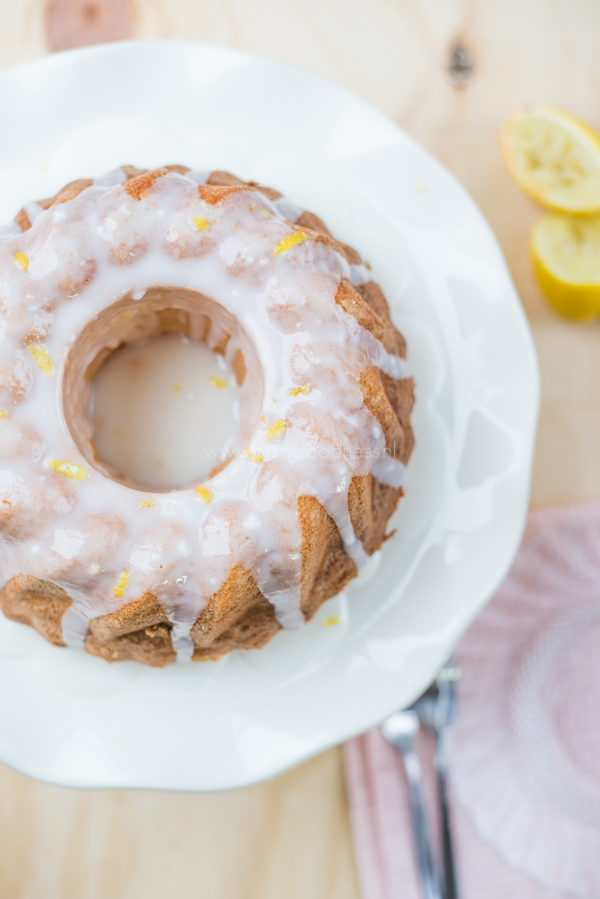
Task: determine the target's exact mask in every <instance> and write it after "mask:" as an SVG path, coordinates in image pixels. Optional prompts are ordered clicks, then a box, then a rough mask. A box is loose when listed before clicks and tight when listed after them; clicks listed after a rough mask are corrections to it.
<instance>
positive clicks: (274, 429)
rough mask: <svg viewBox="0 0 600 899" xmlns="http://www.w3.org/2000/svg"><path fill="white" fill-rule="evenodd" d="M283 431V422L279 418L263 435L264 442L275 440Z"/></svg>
mask: <svg viewBox="0 0 600 899" xmlns="http://www.w3.org/2000/svg"><path fill="white" fill-rule="evenodd" d="M284 431H285V421H284V420H283V418H279V419H278V420H277V421H275V422H273V424H272V425H271V427H270V428H269V430H268V431H267V433H266V434H265V440H277V439H278V438H279V437H281V436H282V434H283V432H284Z"/></svg>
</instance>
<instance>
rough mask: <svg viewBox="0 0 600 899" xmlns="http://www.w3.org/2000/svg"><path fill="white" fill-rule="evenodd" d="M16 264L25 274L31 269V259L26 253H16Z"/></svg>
mask: <svg viewBox="0 0 600 899" xmlns="http://www.w3.org/2000/svg"><path fill="white" fill-rule="evenodd" d="M15 262H16V263H17V265H18V266H19V267H20V268H22V269H23V271H24V272H26V271H27V269H28V268H29V259H28V258H27V256H26V255H25V253H15Z"/></svg>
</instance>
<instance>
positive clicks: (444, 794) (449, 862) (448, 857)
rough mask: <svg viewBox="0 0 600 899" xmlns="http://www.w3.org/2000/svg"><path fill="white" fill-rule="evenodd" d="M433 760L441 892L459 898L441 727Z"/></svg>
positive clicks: (446, 767) (443, 739) (444, 738)
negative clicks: (438, 832) (435, 771)
mask: <svg viewBox="0 0 600 899" xmlns="http://www.w3.org/2000/svg"><path fill="white" fill-rule="evenodd" d="M435 761H436V770H437V781H438V795H439V806H440V819H441V830H442V858H443V893H444V899H459V892H458V884H457V880H456V864H455V861H454V842H453V839H452V825H451V822H450V804H449V802H448V763H447V757H446V734H445V730H444V729H443V728H442V729H441V731H440V732H439V733H438V735H437V741H436V750H435Z"/></svg>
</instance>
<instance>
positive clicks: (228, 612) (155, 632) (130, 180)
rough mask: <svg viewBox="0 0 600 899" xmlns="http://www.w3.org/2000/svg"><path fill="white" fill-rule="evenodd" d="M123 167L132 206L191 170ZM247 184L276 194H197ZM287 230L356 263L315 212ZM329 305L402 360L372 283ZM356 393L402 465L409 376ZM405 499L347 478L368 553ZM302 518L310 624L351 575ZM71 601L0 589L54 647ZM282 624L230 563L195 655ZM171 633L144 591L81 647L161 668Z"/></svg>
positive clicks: (263, 638) (302, 502) (24, 222)
mask: <svg viewBox="0 0 600 899" xmlns="http://www.w3.org/2000/svg"><path fill="white" fill-rule="evenodd" d="M123 168H124V171H125V174H126V177H127V182H126V184H125V190H127V192H128V193H129V194H130V196H131V197H132V198H133V199H138V200H139V199H141V198H142V197H143V196H145V194H146V193H147V192H148V191H150V190H151V189H152V185H153V184H154V183H155V182H156V180H157V179H158V178H160V177H161V176H162V175H164V174H165V173H167V172H179V173H186V172H188V171H189V169H188V168H186V167H184V166H177V165H171V166H164V167H163V168H161V169H157V170H155V171H147V170H143V169H136V168H134V167H132V166H124V167H123ZM90 184H92V181H90V180H86V179H84V180H79V181H74V182H72V183H71V184H68V185H66V186H65V187H64V188H62V190H60V191H59V192H58V193H57V194H56V195H55V196H54V197H52V198H50V199H48V200H42V201H40V203H39V205H40V206H42V207H43V208H44V209H49V208H50V207H51V206H53V205H54V204H56V203H66V202H68V201H69V200H70V199H72V198H74V197H76V196H78V195H79V194H80V193H81V192H82V191H83V190H85V188H86V187H88V186H89V185H90ZM248 186H250V187H253V188H255V189H257V190H259V191H260V192H261V193H262V194H263V195H264V196H265V197H267V198H268V199H270V200H276V199H278V198H279V197H281V194H280V193H279V192H278V191H276V190H274V189H273V188H268V187H264V186H261V185H257V184H256V182H252V181H251V182H243V181H241V180H240V179H239V178H236V177H235V176H234V175H231V174H230V173H228V172H220V171H215V172H212V174H211V175H210V177H209V178H208V180H207V183H206V184H205V185H201V186H200V188H199V191H200V194H201V196H202V197H203V198H204V199H205V200H206V201H207V202H209V203H211V202H212V203H218V202H219V200H220V199H221V198H222V197H223V195H224V194H225V193H228V192H231V191H236V190H240V189H245V188H247V187H248ZM16 221H17V223H18V224H19V225H20V227H21V229H22V231H26V230H28V229H29V228H30V227H31V222H30V220H29V217H28V215H27V213H26V211H25V210H21V212H20V213H19V214H18V216H17V217H16ZM289 224H290V225H291V227H292V228H294V229H297V230H303V231H305V232H309V233H310V235H311V236H312V237H313V238H314V239H317V240H318V241H320V242H323V243H326V244H327V245H328V246H331V247H333V248H334V249H335V250H336V251H338V252H339V253H340V254H341V255H342V256H343V257H344V258H345V259H346V260H347V261H348V262H349V263H351V264H359V263H361V258H360V256H359V254H358V253H357V252H356V251H355V250H354V249H352V248H351V247H348V246H347V245H345V244H342V243H340V242H339V241H337V240H335V238H333V237H332V235H331V233H330V232H329V230H328V229H327V227H326V225H325V224H324V222H323V221H322V220H321V219H320V218H319V217H318V216H316V215H315V214H314V213H311V212H306V211H305V212H303V213H302V214H301V215H300V217H299V218H298V219H297V220H296V222H294V223H289ZM335 300H336V303H338V304H339V305H340V306H341V307H342V308H343V309H344V310H345V312H347V313H348V314H349V315H351V316H353V317H354V318H355V320H356V321H357V322H358V323H359V324H360V325H361V327H363V328H365V329H366V330H368V331H369V332H370V333H371V334H373V336H374V337H376V338H377V339H378V340H379V341H380V342H381V343H382V344H383V346H384V348H385V349H386V350H387V351H388V352H389V353H393V354H396V355H398V356H400V357H402V358H404V357H405V356H406V345H405V342H404V338H403V337H402V335H401V334H400V333H399V332H398V331H397V329H396V328H395V326H394V325H393V323H392V321H391V318H390V312H389V306H388V303H387V301H386V299H385V297H384V295H383V292H382V291H381V288H380V287H379V286H378V285H377V284H376V283H375V282H373V281H369V282H367V283H365V284H362V285H359V286H354V285H353V284H351V283H350V281H348V280H346V279H343V280H342V281H341V283H340V286H339V289H338V292H337V294H336V297H335ZM167 311H168V310H167ZM164 324H165V331H171V330H177V329H178V327H179V325H178V321H172V322H171V321H167V320H165V323H164ZM242 366H243V359H242V360H241V362H240V365H239V366H238V370H236V375H237V377H238V381H239V379H240V378H241V379H242V380H243V378H244V377H245V369H243V368H242ZM240 383H241V382H240ZM360 389H361V391H362V395H363V400H364V404H365V406H366V407H367V408H368V409H369V410H370V411H371V412H372V414H373V415H374V416H375V418H376V419H377V421H378V422H379V424H380V426H381V428H382V431H383V433H384V435H385V441H386V448H387V450H389V452H390V454H391V455H392V456H393V457H394V458H396V459H398V460H399V461H400V462H402V463H404V464H406V462H408V459H409V457H410V454H411V452H412V448H413V445H414V438H413V433H412V428H411V425H410V414H411V410H412V407H413V404H414V385H413V381H412V379H410V378H404V379H400V380H394V379H393V378H391V377H390V376H389V375H387V374H385V373H383V372H382V371H380V370H379V369H377V368H374V367H369V368H366V369H364V371H363V372H362V374H361V376H360ZM401 496H402V489H401V488H395V487H391V486H386V485H384V484H381V483H379V482H378V481H377V480H376V479H375V478H374V477H373V475H371V474H369V475H365V476H362V477H353V478H352V481H351V484H350V490H349V495H348V509H349V514H350V519H351V522H352V525H353V528H354V532H355V534H356V536H357V537H358V538H359V539H360V540H361V542H362V545H363V548H364V550H365V551H366V552H367V553H368V554H372V553H373V552H375V551H376V550H377V549H379V547H380V546H381V545H382V543H383V542H384V540H385V539H387V538H386V528H387V522H388V519H389V517H390V515H391V514H392V513H393V511H394V509H395V508H396V506H397V504H398V501H399V500H400V497H401ZM298 516H299V521H300V526H301V532H302V549H301V555H302V575H301V610H302V612H303V614H304V617H305V619H306V620H308V619H310V618H311V617H312V616H313V615H314V614H315V612H316V611H317V609H318V608H319V607H320V606H321V604H322V603H323V602H324V601H325V600H326V599H329V598H330V597H332V596H335V595H336V594H337V593H339V592H340V591H341V590H342V589H343V588H344V586H345V585H346V584H347V583H348V582H349V581H350V580H351V579H352V578H353V577H354V576H355V575H356V573H357V570H356V565H355V563H354V561H353V560H352V559H351V558H350V557H349V556H348V554H347V553H346V551H345V549H344V544H343V541H342V538H341V536H340V533H339V530H338V528H337V526H336V524H335V522H334V521H333V519H332V518H331V516H330V515H329V514H328V513H327V512H326V510H325V509H324V508H323V506H322V505H321V504H320V503H319V502H318V500H317V499H315V498H314V497H312V496H300V497H299V498H298ZM388 536H389V535H388ZM71 604H72V600H71V597H70V596H69V595H68V593H67V592H66V591H65V590H64V589H63V588H62V587H60V586H57V585H56V584H53V583H51V582H49V581H42V580H38V579H36V578H34V577H30V576H28V575H19V576H17V577H14V578H12V580H11V581H9V582H8V583H7V584H6V586H5V587H4V589H3V590H2V591H0V608H1V609H2V612H3V613H4V614H5V615H6V616H7V617H8V618H11V619H13V620H15V621H19V622H22V623H25V624H28V625H31V626H32V627H34V628H35V629H36V630H37V631H39V633H40V634H42V635H43V636H44V637H45V638H46V639H47V640H49V641H50V642H51V643H54V644H55V645H57V646H64V645H65V643H64V640H63V636H62V617H63V615H64V613H65V611H66V610H67V609H68V608H69V606H70V605H71ZM280 627H281V626H280V624H279V623H278V621H277V619H276V617H275V613H274V608H273V606H272V604H271V603H270V602H269V601H268V600H267V599H266V598H265V596H263V594H262V593H261V591H260V589H259V587H258V586H257V584H256V582H255V580H254V579H253V577H252V576H251V575H250V574H249V573H248V572H247V571H246V570H244V568H242V567H241V566H236V567H234V568H233V569H232V570H231V572H230V575H229V577H228V579H227V581H226V582H225V583H224V584H223V586H222V587H221V589H220V590H219V591H218V592H217V593H215V594H214V595H213V596H212V597H211V599H210V600H209V602H208V604H207V605H206V607H205V608H204V610H203V611H202V613H201V614H200V616H199V617H198V618H197V620H196V621H195V623H194V624H193V626H192V629H191V638H192V641H193V646H194V649H193V659H194V660H196V661H201V660H205V659H216V658H219V657H220V656H222V655H223V654H224V653H227V652H230V651H231V650H233V649H240V648H243V649H250V648H258V647H260V646H263V645H264V644H265V643H266V642H267V641H268V640H270V639H271V637H272V636H273V635H274V634H275V633H276V632H277V631H278V630H279V629H280ZM172 628H173V625H172V623H171V622H170V620H169V617H168V615H167V613H166V611H165V609H164V608H163V606H162V605H161V603H160V602H159V600H158V599H157V597H156V596H154V595H153V594H151V593H146V594H144V595H143V596H141V597H140V598H138V599H136V600H134V601H133V602H131V603H129V604H127V605H126V606H124V607H123V608H122V609H120V610H118V611H116V612H111V613H109V614H106V615H101V616H99V617H97V618H94V619H92V621H90V625H89V631H88V634H87V636H86V638H85V648H86V650H87V651H88V652H89V653H90V654H92V655H95V656H98V657H100V658H103V659H105V660H106V661H109V662H114V661H123V660H134V661H137V662H141V663H143V664H146V665H151V666H153V667H162V666H164V665H168V664H170V663H172V662H174V661H175V660H176V653H175V650H174V648H173V642H172V638H171V633H172Z"/></svg>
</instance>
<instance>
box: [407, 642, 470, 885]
mask: <svg viewBox="0 0 600 899" xmlns="http://www.w3.org/2000/svg"><path fill="white" fill-rule="evenodd" d="M460 674H461V672H460V668H458V667H457V666H456V664H454V661H453V660H452V659H451V660H450V661H449V662H448V663H447V664H446V665H445V666H444V667H443V668H442V669H441V670H440V672H439V674H438V676H437V678H436V679H435V681H434V682H433V684H432V685H431V686H430V687H429V689H428V690H426V691H425V693H424V694H423V695H422V696H421V697H420V699H418V700H417V701H416V702H415V704H414V708H415V710H416V712H417V714H418V716H419V720H420V721H421V722H422V723H423V724H424V725H425V726H426V727H427V728H428V729H429V730H430V731H431V732H432V734H433V735H434V737H435V769H436V773H437V783H438V801H439V808H440V827H441V842H442V863H441V866H440V868H441V870H440V877H439V883H440V884H441V886H442V893H443V897H444V899H459V890H458V883H457V878H456V862H455V856H454V844H453V839H452V826H451V822H450V809H449V803H448V758H447V752H446V728H447V727H448V725H449V724H451V723H452V721H453V720H454V715H455V711H456V686H455V685H456V682H457V681H458V680H459V679H460Z"/></svg>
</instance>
